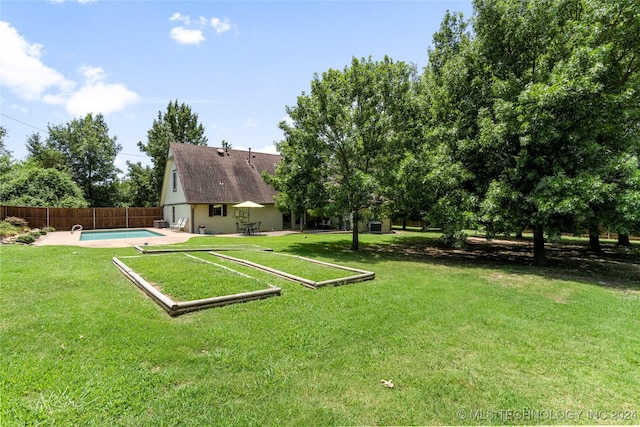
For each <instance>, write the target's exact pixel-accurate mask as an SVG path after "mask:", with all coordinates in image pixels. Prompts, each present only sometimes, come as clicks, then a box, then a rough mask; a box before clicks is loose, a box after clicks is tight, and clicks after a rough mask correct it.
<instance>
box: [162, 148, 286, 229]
mask: <svg viewBox="0 0 640 427" xmlns="http://www.w3.org/2000/svg"><path fill="white" fill-rule="evenodd" d="M279 161H280V156H279V155H276V154H266V153H255V152H252V151H251V150H249V151H242V150H231V149H222V148H214V147H206V146H198V145H192V144H180V143H171V144H170V145H169V155H168V158H167V166H166V169H165V173H164V181H163V186H162V194H161V196H160V205H161V206H162V209H163V215H164V219H165V221H167V222H169V223H171V224H175V223H176V222H177V221H178V220H179V219H180V218H187V222H186V224H185V226H184V230H185V231H188V232H191V233H197V232H198V228H199V226H200V225H204V226H205V228H206V232H207V233H214V234H218V233H235V232H236V223H240V222H243V221H245V222H246V221H247V219H248V218H247V215H250V219H251V222H260V223H261V227H260V228H261V230H262V231H271V230H282V229H283V215H282V212H280V211H279V210H278V209H276V207H275V199H274V196H275V195H276V191H275V190H274V189H273V188H272V187H271V186H269V185H268V184H267V183H266V182H265V181H264V179H263V178H262V172H267V173H269V174H274V173H275V167H276V164H277V163H278V162H279ZM248 200H250V201H252V202H256V203H259V204H261V205H264V208H253V209H251V211H250V212H248V210H247V209H242V208H234V207H233V205H235V204H238V203H241V202H244V201H248Z"/></svg>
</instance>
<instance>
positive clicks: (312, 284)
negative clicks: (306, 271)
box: [209, 251, 376, 289]
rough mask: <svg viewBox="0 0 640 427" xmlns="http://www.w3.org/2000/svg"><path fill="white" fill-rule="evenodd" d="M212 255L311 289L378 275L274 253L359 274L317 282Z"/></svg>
mask: <svg viewBox="0 0 640 427" xmlns="http://www.w3.org/2000/svg"><path fill="white" fill-rule="evenodd" d="M209 253H210V254H211V255H214V256H217V257H219V258H222V259H226V260H229V261H232V262H235V263H237V264H241V265H245V266H248V267H252V268H255V269H258V270H261V271H264V272H266V273H269V274H273V275H275V276H278V277H282V278H284V279H287V280H292V281H294V282H298V283H300V284H301V285H303V286H306V287H307V288H310V289H317V288H319V287H322V286H327V285H334V286H339V285H346V284H348V283H356V282H362V281H365V280H373V279H375V278H376V274H375V273H374V272H372V271H367V270H360V269H358V268H353V267H345V266H343V265H338V264H332V263H329V262H324V261H318V260H315V259H311V258H305V257H302V256H298V255H289V254H281V253H278V252H273V253H274V254H277V255H280V256H288V257H293V258H298V259H301V260H304V261H307V262H312V263H315V264H320V265H324V266H327V267H332V268H336V269H339V270H344V271H349V272H351V273H357V274H355V275H352V276H348V277H339V278H337V279H330V280H323V281H320V282H315V281H313V280H310V279H306V278H304V277H300V276H296V275H294V274H290V273H287V272H285V271H281V270H276V269H275V268H271V267H267V266H266V265H262V264H258V263H256V262H252V261H247V260H244V259H241V258H235V257H232V256H229V255H223V254H221V253H218V252H213V251H210V252H209Z"/></svg>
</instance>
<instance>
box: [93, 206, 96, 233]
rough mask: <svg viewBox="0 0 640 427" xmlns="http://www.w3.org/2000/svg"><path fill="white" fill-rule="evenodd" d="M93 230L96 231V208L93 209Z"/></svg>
mask: <svg viewBox="0 0 640 427" xmlns="http://www.w3.org/2000/svg"><path fill="white" fill-rule="evenodd" d="M93 229H94V230H95V229H96V208H93Z"/></svg>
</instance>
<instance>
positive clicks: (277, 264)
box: [221, 251, 357, 282]
mask: <svg viewBox="0 0 640 427" xmlns="http://www.w3.org/2000/svg"><path fill="white" fill-rule="evenodd" d="M221 254H223V255H228V256H232V257H234V258H239V259H242V260H245V261H251V262H254V263H257V264H260V265H264V266H268V267H271V268H273V269H276V270H280V271H284V272H285V273H289V274H293V275H294V276H298V277H302V278H305V279H309V280H312V281H314V282H321V281H323V280H332V279H339V278H342V277H349V276H354V275H356V274H357V273H355V272H353V271H347V270H343V269H339V268H335V267H331V266H327V265H323V264H316V263H314V262H311V261H306V260H303V259H300V258H297V257H292V256H287V254H284V255H283V254H280V253H278V252H259V251H224V252H221Z"/></svg>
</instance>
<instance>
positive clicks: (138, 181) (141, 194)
mask: <svg viewBox="0 0 640 427" xmlns="http://www.w3.org/2000/svg"><path fill="white" fill-rule="evenodd" d="M127 166H128V167H129V171H128V173H127V177H126V179H125V180H124V181H123V183H122V192H123V198H124V204H126V205H128V206H142V207H151V206H156V205H157V204H156V203H155V199H154V197H153V196H150V195H153V194H154V191H155V188H154V186H153V169H152V168H151V167H150V166H143V165H142V163H140V162H137V163H131V162H127Z"/></svg>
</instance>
